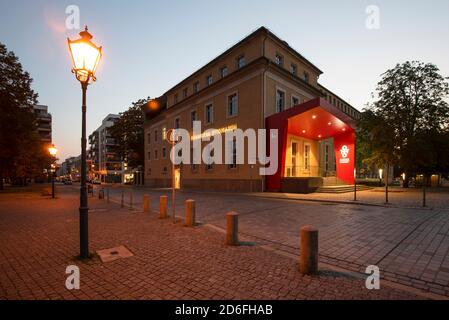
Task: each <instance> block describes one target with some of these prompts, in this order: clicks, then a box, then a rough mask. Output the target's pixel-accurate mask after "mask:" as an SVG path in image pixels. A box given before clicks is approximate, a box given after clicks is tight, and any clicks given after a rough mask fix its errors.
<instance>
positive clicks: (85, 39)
mask: <svg viewBox="0 0 449 320" xmlns="http://www.w3.org/2000/svg"><path fill="white" fill-rule="evenodd" d="M80 36H81V38H80V39H77V40H70V39H67V41H68V44H69V49H70V54H71V56H72V60H73V69H72V72H73V73H75V76H76V79H77V80H78V81H79V82H80V83H81V90H82V93H83V99H82V109H81V111H82V126H81V188H80V208H79V212H80V257H81V258H83V259H86V258H89V237H88V235H89V231H88V230H89V227H88V213H89V208H88V204H87V188H86V180H87V172H86V162H87V161H86V91H87V86H88V85H89V84H90V83H92V82H93V81H95V80H96V78H95V71H96V69H97V66H98V63H99V62H100V58H101V54H102V48H101V47H98V46H96V45H95V44H94V43H93V42H92V41H91V39H92V35H91V34H90V33H89V32H88V31H87V26H86V28H85V30H84V31H81V32H80Z"/></svg>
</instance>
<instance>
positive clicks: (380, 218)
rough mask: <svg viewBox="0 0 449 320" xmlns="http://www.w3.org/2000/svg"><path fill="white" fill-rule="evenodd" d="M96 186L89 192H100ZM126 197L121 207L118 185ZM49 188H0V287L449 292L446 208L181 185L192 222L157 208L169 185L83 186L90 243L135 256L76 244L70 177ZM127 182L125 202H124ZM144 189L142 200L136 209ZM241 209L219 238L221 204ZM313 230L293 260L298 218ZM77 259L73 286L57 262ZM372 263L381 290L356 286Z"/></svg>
mask: <svg viewBox="0 0 449 320" xmlns="http://www.w3.org/2000/svg"><path fill="white" fill-rule="evenodd" d="M98 188H99V187H98V186H97V187H96V191H95V192H96V194H97V192H98ZM122 190H123V193H124V199H125V202H126V205H127V206H126V207H124V208H121V207H120V199H121V193H122ZM57 191H58V193H57V195H58V199H56V200H52V199H49V197H48V196H43V195H41V193H40V192H38V191H36V190H35V189H32V190H29V191H25V190H23V191H20V192H3V193H1V194H0V203H1V206H0V241H1V243H2V245H1V247H0V298H2V299H127V298H130V299H416V298H418V299H426V298H441V297H442V296H449V286H448V282H449V278H448V276H449V270H448V269H447V268H449V257H448V255H449V252H448V249H449V217H448V214H449V211H448V210H445V209H442V208H439V209H419V210H418V209H403V208H384V207H375V206H361V205H350V204H336V203H319V202H307V201H299V200H281V199H267V198H258V197H254V196H250V195H231V194H214V193H201V192H190V193H188V192H180V193H178V195H177V203H176V207H177V215H178V216H179V217H182V216H183V209H184V207H183V201H184V200H185V199H187V198H193V199H195V200H196V207H197V219H198V220H199V221H200V222H201V223H200V224H199V226H197V227H195V228H187V227H183V226H182V222H180V221H178V222H177V223H175V224H174V223H173V222H172V219H165V220H161V219H158V218H157V211H158V197H159V195H162V194H167V195H169V192H168V190H150V189H142V188H130V187H123V188H110V190H109V195H110V201H109V202H107V201H106V200H99V199H98V198H97V197H92V198H90V199H89V200H90V203H89V207H90V208H91V211H90V218H89V219H90V220H89V221H90V248H91V251H97V250H101V249H108V248H112V247H117V246H120V245H122V246H125V247H126V248H127V249H129V250H130V251H131V252H132V253H133V256H132V257H129V258H125V259H118V260H115V261H112V262H105V263H102V262H101V261H100V259H99V258H98V257H96V256H95V257H94V258H93V259H92V260H91V261H88V262H83V261H79V260H77V259H76V258H75V256H76V255H77V254H78V250H79V249H78V248H79V247H78V191H77V186H62V185H58V190H57ZM131 192H132V199H133V204H132V206H133V208H134V209H131V208H129V205H130V203H129V201H130V199H131V197H130V195H131ZM143 194H150V196H151V200H152V201H151V204H152V212H151V213H143V212H142V210H141V206H142V196H143ZM230 210H234V211H236V212H238V213H239V214H240V216H239V230H240V237H241V240H242V241H243V245H241V246H238V247H229V246H226V245H224V233H223V228H224V223H225V220H224V214H225V212H227V211H230ZM305 224H312V225H313V226H315V227H317V228H319V232H320V262H322V263H323V264H322V266H321V273H320V274H319V276H314V277H310V276H303V275H301V274H300V273H299V272H298V263H297V257H298V254H299V252H300V248H299V228H300V227H301V226H302V225H305ZM73 264H74V265H77V266H79V267H80V272H81V286H80V289H79V290H67V289H66V288H65V285H64V283H65V280H66V277H67V275H66V274H65V269H66V267H67V266H68V265H73ZM370 264H375V265H378V266H379V267H380V270H381V277H382V278H383V279H385V280H383V281H384V282H382V281H381V289H380V290H368V289H366V288H365V278H363V274H362V273H363V272H364V271H365V268H366V266H367V265H370Z"/></svg>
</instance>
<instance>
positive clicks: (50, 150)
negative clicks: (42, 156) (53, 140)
mask: <svg viewBox="0 0 449 320" xmlns="http://www.w3.org/2000/svg"><path fill="white" fill-rule="evenodd" d="M48 152H49V153H50V155H51V156H53V157H54V156H56V153H58V149H56V147H55V145H54V144H52V145H51V147H50V148H48Z"/></svg>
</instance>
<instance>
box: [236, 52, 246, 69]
mask: <svg viewBox="0 0 449 320" xmlns="http://www.w3.org/2000/svg"><path fill="white" fill-rule="evenodd" d="M244 66H245V56H244V55H241V56H239V57H238V58H237V69H240V68H243V67H244Z"/></svg>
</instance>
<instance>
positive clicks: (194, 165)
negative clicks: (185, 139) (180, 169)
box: [190, 148, 198, 172]
mask: <svg viewBox="0 0 449 320" xmlns="http://www.w3.org/2000/svg"><path fill="white" fill-rule="evenodd" d="M190 168H191V170H192V171H193V172H196V171H197V170H198V165H197V164H196V163H193V148H190Z"/></svg>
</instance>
